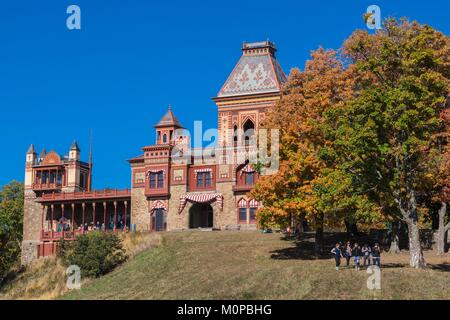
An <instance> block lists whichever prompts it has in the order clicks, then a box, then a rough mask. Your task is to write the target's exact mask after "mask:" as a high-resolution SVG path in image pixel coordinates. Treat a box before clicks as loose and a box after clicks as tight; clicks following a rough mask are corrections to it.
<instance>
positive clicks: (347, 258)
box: [344, 241, 352, 267]
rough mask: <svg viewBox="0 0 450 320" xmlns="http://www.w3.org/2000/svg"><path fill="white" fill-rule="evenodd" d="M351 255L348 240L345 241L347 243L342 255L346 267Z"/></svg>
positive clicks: (350, 246) (348, 264)
mask: <svg viewBox="0 0 450 320" xmlns="http://www.w3.org/2000/svg"><path fill="white" fill-rule="evenodd" d="M351 256H352V245H351V244H350V241H347V244H346V245H345V251H344V257H345V261H346V265H347V267H348V266H350V258H351Z"/></svg>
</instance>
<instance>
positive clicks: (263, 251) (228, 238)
mask: <svg viewBox="0 0 450 320" xmlns="http://www.w3.org/2000/svg"><path fill="white" fill-rule="evenodd" d="M309 240H310V239H305V241H304V242H302V243H300V244H298V243H295V242H294V241H287V240H283V239H282V237H281V236H280V235H279V234H261V233H259V232H231V231H230V232H183V233H166V234H164V236H163V242H162V244H161V245H160V246H158V247H156V248H153V249H150V250H148V251H145V252H142V253H140V254H138V255H137V256H136V257H135V259H133V260H131V261H130V262H128V263H127V264H125V265H124V266H122V267H121V268H119V269H117V270H116V271H114V272H112V273H110V274H109V275H106V276H104V277H102V278H100V279H97V280H94V281H90V282H88V283H87V284H86V285H85V286H83V288H82V289H81V290H78V291H72V292H69V293H67V294H65V295H64V296H63V297H62V298H63V299H449V298H450V268H449V267H450V258H449V256H446V257H444V258H437V257H434V255H433V253H432V252H428V253H427V258H428V260H429V261H431V262H432V263H433V264H432V265H431V267H433V268H430V269H427V270H414V269H411V268H409V267H408V266H407V263H408V254H407V253H404V254H400V255H392V256H391V255H388V254H384V255H383V262H384V263H385V267H384V268H383V270H382V282H381V285H382V290H377V291H371V290H368V289H367V286H366V281H367V277H368V276H369V275H368V274H367V273H366V271H359V272H357V271H354V270H353V269H345V268H344V269H342V270H340V271H336V270H334V265H333V260H332V259H314V258H313V257H312V256H311V255H310V252H309V248H310V245H309V244H310V242H309Z"/></svg>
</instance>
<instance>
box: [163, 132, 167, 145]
mask: <svg viewBox="0 0 450 320" xmlns="http://www.w3.org/2000/svg"><path fill="white" fill-rule="evenodd" d="M166 142H167V134H164V135H163V143H166Z"/></svg>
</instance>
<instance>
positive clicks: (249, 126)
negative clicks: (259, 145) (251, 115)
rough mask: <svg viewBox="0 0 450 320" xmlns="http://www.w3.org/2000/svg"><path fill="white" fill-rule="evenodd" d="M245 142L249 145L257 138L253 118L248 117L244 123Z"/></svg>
mask: <svg viewBox="0 0 450 320" xmlns="http://www.w3.org/2000/svg"><path fill="white" fill-rule="evenodd" d="M243 129H244V139H243V140H244V144H245V145H246V146H249V145H250V144H251V143H254V140H255V124H254V123H253V122H252V120H250V119H247V121H245V123H244V127H243Z"/></svg>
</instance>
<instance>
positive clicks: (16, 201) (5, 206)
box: [0, 181, 23, 282]
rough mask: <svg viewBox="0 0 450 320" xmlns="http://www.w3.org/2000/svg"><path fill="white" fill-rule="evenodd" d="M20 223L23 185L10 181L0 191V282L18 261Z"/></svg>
mask: <svg viewBox="0 0 450 320" xmlns="http://www.w3.org/2000/svg"><path fill="white" fill-rule="evenodd" d="M22 222H23V184H22V183H20V182H17V181H12V182H11V183H9V184H6V185H4V186H3V187H2V188H1V189H0V282H1V280H2V279H3V277H4V276H5V274H6V273H7V272H8V271H9V270H10V268H11V267H12V266H13V265H14V264H15V263H17V262H18V260H19V257H20V248H21V242H22Z"/></svg>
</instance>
